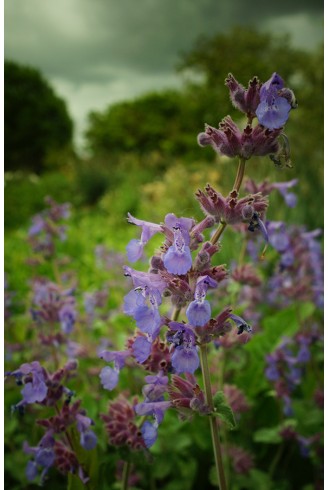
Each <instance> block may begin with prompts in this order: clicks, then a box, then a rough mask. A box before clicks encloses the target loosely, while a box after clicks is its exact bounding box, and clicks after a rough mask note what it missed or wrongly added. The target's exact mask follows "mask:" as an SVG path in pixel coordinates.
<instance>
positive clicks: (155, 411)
mask: <svg viewBox="0 0 328 490" xmlns="http://www.w3.org/2000/svg"><path fill="white" fill-rule="evenodd" d="M170 406H171V402H166V401H155V402H142V403H137V405H135V407H134V410H135V412H136V414H137V415H153V416H154V417H155V418H156V419H157V420H158V423H161V422H162V420H163V417H164V412H165V411H166V410H167V409H168V408H170Z"/></svg>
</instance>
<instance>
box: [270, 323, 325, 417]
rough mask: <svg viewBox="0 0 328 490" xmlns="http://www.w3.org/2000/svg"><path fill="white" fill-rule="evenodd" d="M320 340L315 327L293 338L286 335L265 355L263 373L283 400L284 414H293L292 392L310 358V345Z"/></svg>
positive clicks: (300, 379)
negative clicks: (265, 365)
mask: <svg viewBox="0 0 328 490" xmlns="http://www.w3.org/2000/svg"><path fill="white" fill-rule="evenodd" d="M319 340H320V335H319V334H318V332H317V331H316V330H315V329H312V330H310V331H307V332H304V333H299V334H297V335H296V336H295V338H293V339H292V338H289V337H286V338H285V339H284V340H283V342H282V343H281V344H280V345H279V346H278V347H277V349H275V351H274V352H272V353H271V354H270V355H268V356H267V359H266V361H267V367H266V369H265V375H266V377H267V379H268V380H269V381H271V382H272V383H273V384H274V388H275V391H276V393H277V396H278V398H280V399H282V401H283V411H284V414H285V415H286V416H291V415H292V414H293V409H292V398H291V396H292V394H293V392H294V391H295V389H296V387H297V386H298V385H300V383H301V381H302V378H303V376H304V373H305V369H306V365H307V364H308V363H309V362H310V360H311V345H313V344H315V343H316V342H318V341H319Z"/></svg>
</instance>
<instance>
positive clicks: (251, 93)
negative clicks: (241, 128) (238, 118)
mask: <svg viewBox="0 0 328 490" xmlns="http://www.w3.org/2000/svg"><path fill="white" fill-rule="evenodd" d="M225 85H226V86H227V87H228V88H229V91H230V97H231V102H232V105H233V106H234V107H236V108H237V109H239V110H240V111H241V112H244V113H245V114H247V115H248V116H255V111H256V108H257V106H258V105H259V103H260V95H259V92H260V82H259V79H258V78H257V77H254V78H253V79H252V80H250V81H249V84H248V88H247V89H245V87H243V86H242V85H241V84H240V83H239V82H238V81H237V80H236V79H235V77H234V76H233V75H232V74H231V73H229V75H228V76H227V78H226V80H225Z"/></svg>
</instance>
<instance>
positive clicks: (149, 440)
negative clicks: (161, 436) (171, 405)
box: [141, 420, 158, 449]
mask: <svg viewBox="0 0 328 490" xmlns="http://www.w3.org/2000/svg"><path fill="white" fill-rule="evenodd" d="M141 433H142V437H143V440H144V441H145V444H146V447H147V448H148V449H149V448H150V447H151V446H153V445H154V444H155V442H156V440H157V435H158V426H157V425H156V424H155V423H151V422H150V421H149V420H146V421H145V422H144V423H143V424H142V427H141Z"/></svg>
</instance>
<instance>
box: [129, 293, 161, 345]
mask: <svg viewBox="0 0 328 490" xmlns="http://www.w3.org/2000/svg"><path fill="white" fill-rule="evenodd" d="M147 303H148V304H149V306H148V304H147ZM161 303H162V298H161V294H160V292H159V291H158V290H157V289H152V288H149V287H148V286H145V287H144V288H142V287H141V286H139V287H137V288H135V289H134V290H132V291H130V292H129V293H128V294H127V295H126V296H125V297H124V308H123V310H124V313H126V314H127V315H130V316H133V317H134V319H135V320H136V324H137V326H138V327H139V328H140V330H141V331H142V332H144V333H147V334H150V335H152V336H155V337H156V336H157V335H158V333H159V328H160V326H161V316H160V313H159V310H158V308H159V306H160V304H161Z"/></svg>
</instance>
